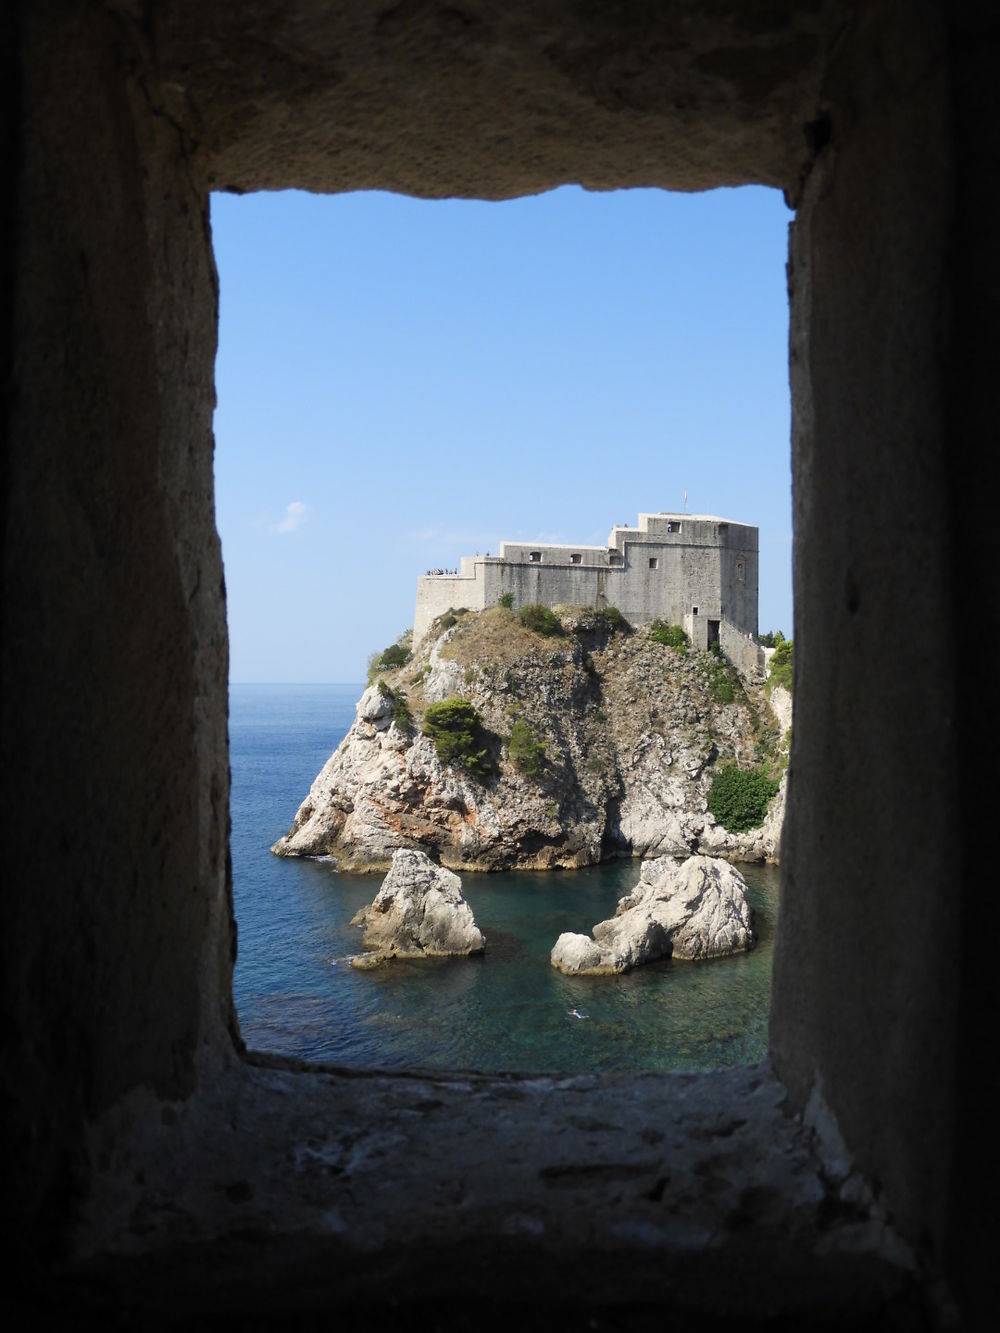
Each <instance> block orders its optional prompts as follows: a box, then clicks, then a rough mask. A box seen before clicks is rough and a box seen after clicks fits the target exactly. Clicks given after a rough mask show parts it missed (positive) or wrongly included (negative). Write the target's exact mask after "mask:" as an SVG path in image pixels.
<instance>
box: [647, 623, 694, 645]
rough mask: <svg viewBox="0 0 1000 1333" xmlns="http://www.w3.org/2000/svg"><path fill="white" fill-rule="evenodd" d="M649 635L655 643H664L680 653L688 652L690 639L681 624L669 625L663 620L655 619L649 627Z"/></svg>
mask: <svg viewBox="0 0 1000 1333" xmlns="http://www.w3.org/2000/svg"><path fill="white" fill-rule="evenodd" d="M649 637H650V638H651V639H652V641H653V642H654V643H662V644H663V645H664V646H665V647H667V648H673V649H675V651H677V652H679V653H686V652H687V650H688V646H689V644H690V639H689V638H688V636H687V635H686V634H685V633H684V630H683V629H682V628H681V626H680V625H668V624H666V623H665V622H664V621H662V620H654V621H653V623H652V625H650V627H649Z"/></svg>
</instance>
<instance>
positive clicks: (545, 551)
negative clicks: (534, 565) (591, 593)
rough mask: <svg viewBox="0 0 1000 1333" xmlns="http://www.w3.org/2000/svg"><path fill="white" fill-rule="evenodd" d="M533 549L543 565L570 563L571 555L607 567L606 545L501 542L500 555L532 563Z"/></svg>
mask: <svg viewBox="0 0 1000 1333" xmlns="http://www.w3.org/2000/svg"><path fill="white" fill-rule="evenodd" d="M532 551H538V552H539V553H540V555H541V557H542V560H541V563H542V564H543V565H568V564H569V563H570V556H571V555H578V556H579V557H580V559H579V561H578V563H579V564H581V565H590V566H592V567H595V568H597V569H607V567H608V548H607V547H606V546H566V545H559V546H551V545H544V544H543V543H541V542H518V543H517V544H514V543H513V542H501V543H500V556H501V559H503V560H508V561H511V562H512V563H514V564H525V565H527V564H530V563H531V560H530V558H529V557H530V555H531V552H532Z"/></svg>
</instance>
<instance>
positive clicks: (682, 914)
mask: <svg viewBox="0 0 1000 1333" xmlns="http://www.w3.org/2000/svg"><path fill="white" fill-rule="evenodd" d="M593 934H594V938H593V939H592V940H591V939H588V938H587V936H586V935H573V934H568V933H567V934H564V935H560V936H559V938H558V940H556V945H555V948H554V949H553V950H552V955H551V962H552V966H553V967H555V968H558V969H559V971H560V972H566V973H568V974H569V975H577V974H584V975H591V976H600V975H605V974H609V973H615V972H627V971H628V970H629V969H630V968H633V967H638V966H639V964H640V963H650V962H652V961H653V960H654V959H656V958H670V957H673V958H723V957H725V956H726V955H727V954H733V953H742V952H744V951H745V950H747V949H749V948H750V947H751V946H752V944H753V938H754V937H753V927H752V917H751V911H750V901H749V898H748V896H747V886H746V881H745V880H744V878H743V876H742V875H741V874H740V872H739V871H738V870H737V869H736V868H735V867H734V866H732V865H730V864H729V862H728V861H722V860H720V859H719V858H718V857H714V856H690V857H688V859H687V860H686V861H684V862H681V863H679V862H677V861H675V860H674V859H673V858H672V857H669V856H661V857H658V858H657V859H656V860H655V861H644V862H643V865H642V869H641V871H640V872H639V882H638V884H637V885H636V886H635V888H634V889H633V890H632V892H631V893H629V894H627V895H626V896H625V897H624V898H622V900H621V901H620V902H619V904H618V910H617V912H616V913H615V915H614V916H613V917H612V918H611V919H610V920H608V921H599V922H598V924H597V925H596V926H595V927H594V931H593Z"/></svg>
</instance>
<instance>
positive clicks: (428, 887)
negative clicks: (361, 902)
mask: <svg viewBox="0 0 1000 1333" xmlns="http://www.w3.org/2000/svg"><path fill="white" fill-rule="evenodd" d="M353 924H354V925H358V926H364V934H363V935H362V937H361V942H362V944H364V946H365V947H366V948H367V949H369V950H370V951H371V952H369V953H367V954H360V955H359V956H358V957H356V958H354V959H352V960H351V961H352V964H353V966H354V967H360V968H370V967H378V966H379V965H380V964H382V963H384V962H387V961H388V960H389V959H390V958H428V957H430V958H446V957H449V956H451V955H455V954H458V955H463V954H473V953H482V952H483V950H484V949H485V948H486V940H485V938H484V936H483V933H482V931H481V930H480V929H479V927H478V926H477V925H476V923H475V920H474V918H473V915H472V910H471V909H470V907H469V905H468V903H467V902H466V901H465V899H464V898H463V897H462V881H461V880H460V879H459V878H458V876H457V875H455V874H453V873H452V872H451V871H450V870H445V869H444V868H443V867H442V866H439V865H435V864H434V862H433V861H432V860H431V859H430V857H429V856H427V855H426V854H425V853H424V852H418V851H411V850H409V849H407V848H400V849H399V850H398V851H396V852H394V853H393V857H392V868H391V869H390V871H389V873H388V875H386V877H385V879H384V880H383V881H382V886H381V888H380V889H379V891H378V893H377V894H376V896H375V901H374V902H373V903H372V904H371V905H370V906H369V907H362V908H361V910H360V911H359V912H358V913H356V915H355V917H354V921H353Z"/></svg>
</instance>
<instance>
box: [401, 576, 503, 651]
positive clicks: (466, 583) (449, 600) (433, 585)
mask: <svg viewBox="0 0 1000 1333" xmlns="http://www.w3.org/2000/svg"><path fill="white" fill-rule="evenodd" d="M462 568H463V570H464V569H465V568H466V561H465V560H463V561H462ZM482 571H483V566H482V565H481V564H475V565H474V573H473V575H472V577H471V578H470V577H468V576H467V575H465V574H455V575H453V576H451V577H448V576H446V575H442V574H422V575H421V576H420V578H418V579H417V605H416V609H415V610H414V613H413V643H414V646H415V645H416V644H418V643H419V642H420V640H421V639H422V638H423V637H424V635H425V634H426V633H427V631H428V630H429V629H430V627H431V623H432V621H433V620H434V619H435V617H437V616H440V615H443V614H444V613H445V611H447V610H448V609H449V607H453V606H455V607H457V606H465V607H468V609H469V610H470V611H481V610H482V609H483V607H484V606H485V605H486V601H485V597H484V590H483V578H482Z"/></svg>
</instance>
